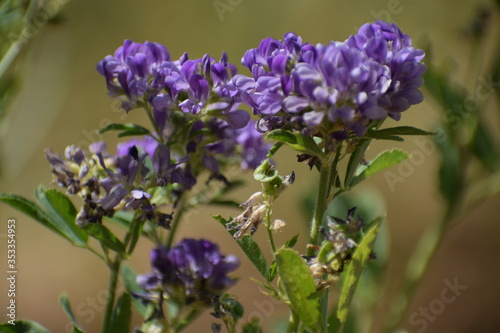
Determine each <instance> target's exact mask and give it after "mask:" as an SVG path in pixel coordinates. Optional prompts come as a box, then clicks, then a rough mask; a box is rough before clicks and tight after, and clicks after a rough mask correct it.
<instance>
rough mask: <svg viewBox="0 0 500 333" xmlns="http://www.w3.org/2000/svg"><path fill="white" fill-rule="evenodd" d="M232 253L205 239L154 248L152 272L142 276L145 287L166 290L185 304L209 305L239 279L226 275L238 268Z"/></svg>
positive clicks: (141, 282)
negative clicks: (222, 251)
mask: <svg viewBox="0 0 500 333" xmlns="http://www.w3.org/2000/svg"><path fill="white" fill-rule="evenodd" d="M239 264H240V262H239V260H238V258H236V257H235V256H233V255H228V256H224V255H222V254H221V253H220V252H219V248H218V246H217V245H216V244H214V243H212V242H210V241H207V240H204V239H199V240H196V239H184V240H183V241H182V242H180V243H179V244H177V245H175V246H174V247H172V248H171V249H169V250H168V249H166V248H164V247H159V248H157V249H154V250H152V251H151V266H152V268H153V272H152V273H151V274H146V275H139V276H138V277H137V283H138V284H139V285H140V286H141V287H142V288H144V289H148V290H155V289H161V290H164V291H165V292H166V293H167V294H168V295H169V297H170V298H171V299H173V300H174V301H176V302H180V303H183V304H191V303H193V302H196V303H201V304H203V305H209V304H210V300H211V299H212V297H213V296H217V295H221V294H222V293H223V292H224V291H225V290H226V289H227V288H229V287H230V286H232V285H234V284H235V283H236V280H235V279H233V278H231V277H229V276H228V275H227V274H228V273H230V272H232V271H234V270H236V269H237V268H238V267H239Z"/></svg>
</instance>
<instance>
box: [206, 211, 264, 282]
mask: <svg viewBox="0 0 500 333" xmlns="http://www.w3.org/2000/svg"><path fill="white" fill-rule="evenodd" d="M214 219H215V220H216V221H217V222H219V223H220V224H221V225H222V226H224V228H226V224H228V223H229V222H231V221H230V220H227V221H226V220H225V219H224V218H223V217H222V216H220V215H216V216H214ZM235 232H236V231H235V230H229V233H230V234H231V236H233V235H234V233H235ZM236 243H237V244H238V245H239V246H240V248H241V249H242V250H243V252H244V253H245V255H246V256H247V257H248V259H250V261H251V262H252V264H253V265H254V266H255V268H257V270H258V271H259V273H260V274H261V275H262V277H264V279H266V281H271V280H270V279H271V275H270V273H269V266H268V264H267V261H266V258H265V257H264V254H263V253H262V251H261V249H260V247H259V245H258V244H257V243H256V242H255V240H254V239H253V237H252V236H250V235H245V236H243V237H242V238H241V239H238V240H237V241H236Z"/></svg>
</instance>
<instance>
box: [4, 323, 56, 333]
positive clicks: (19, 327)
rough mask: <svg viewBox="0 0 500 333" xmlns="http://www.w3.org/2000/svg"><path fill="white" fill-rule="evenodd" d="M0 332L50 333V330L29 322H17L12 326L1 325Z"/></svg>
mask: <svg viewBox="0 0 500 333" xmlns="http://www.w3.org/2000/svg"><path fill="white" fill-rule="evenodd" d="M0 332H2V333H50V331H49V330H48V329H46V328H45V327H43V326H42V325H40V324H38V323H36V322H34V321H29V320H16V321H15V322H14V325H12V324H0Z"/></svg>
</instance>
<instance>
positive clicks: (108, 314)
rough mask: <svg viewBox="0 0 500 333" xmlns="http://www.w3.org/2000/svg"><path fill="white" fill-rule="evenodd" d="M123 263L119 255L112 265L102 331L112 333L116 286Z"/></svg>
mask: <svg viewBox="0 0 500 333" xmlns="http://www.w3.org/2000/svg"><path fill="white" fill-rule="evenodd" d="M121 263H122V258H121V257H120V256H117V257H116V259H115V261H114V262H113V265H112V266H111V267H110V269H111V275H110V277H109V285H108V299H107V301H106V308H105V310H104V317H103V321H102V329H101V332H102V333H112V329H113V328H112V327H110V326H111V318H112V316H113V309H114V305H115V295H116V286H117V284H118V274H119V272H120V267H121Z"/></svg>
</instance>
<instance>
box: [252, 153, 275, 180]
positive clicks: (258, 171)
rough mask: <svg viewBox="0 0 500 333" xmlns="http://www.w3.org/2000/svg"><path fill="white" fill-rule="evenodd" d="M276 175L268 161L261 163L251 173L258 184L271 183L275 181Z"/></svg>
mask: <svg viewBox="0 0 500 333" xmlns="http://www.w3.org/2000/svg"><path fill="white" fill-rule="evenodd" d="M277 177H279V175H278V171H277V170H275V169H274V168H273V166H272V164H271V163H270V162H269V159H265V160H263V161H262V163H261V164H260V165H259V166H258V167H257V168H255V171H254V172H253V178H254V179H255V180H256V181H258V182H263V183H265V182H271V181H273V180H275V179H276V178H277Z"/></svg>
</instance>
